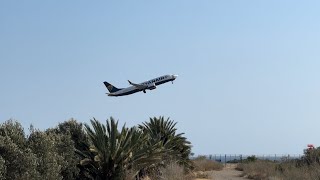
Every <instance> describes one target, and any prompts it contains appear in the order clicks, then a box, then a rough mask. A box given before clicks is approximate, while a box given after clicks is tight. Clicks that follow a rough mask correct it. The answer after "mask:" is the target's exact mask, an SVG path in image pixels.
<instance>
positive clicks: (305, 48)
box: [0, 0, 320, 154]
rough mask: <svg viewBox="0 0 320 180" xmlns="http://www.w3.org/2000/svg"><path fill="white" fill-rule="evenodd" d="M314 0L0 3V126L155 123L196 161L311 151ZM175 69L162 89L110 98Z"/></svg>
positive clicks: (316, 116)
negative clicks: (167, 125)
mask: <svg viewBox="0 0 320 180" xmlns="http://www.w3.org/2000/svg"><path fill="white" fill-rule="evenodd" d="M319 7H320V1H316V0H315V1H295V0H283V1H279V0H265V1H262V0H261V1H256V0H219V1H218V0H201V1H198V0H197V1H195V0H193V1H190V0H176V1H171V0H170V1H169V0H167V1H166V0H165V1H147V0H137V1H112V2H111V1H82V0H77V1H75V0H74V1H71V0H70V1H62V0H57V1H42V0H39V1H32V0H31V1H16V0H10V1H0V83H1V93H0V122H4V121H5V120H8V119H10V118H13V119H16V120H18V121H19V122H21V123H22V124H23V126H24V127H25V129H26V131H28V130H27V129H28V127H29V125H30V124H33V125H34V126H35V127H36V128H40V129H46V128H49V127H54V126H56V125H57V124H58V123H59V122H63V121H65V120H68V119H69V118H75V119H77V120H78V121H80V122H84V123H88V122H89V120H90V119H91V118H93V117H95V118H97V119H99V120H101V121H105V120H106V119H107V118H109V117H110V116H113V117H114V118H116V119H119V121H120V123H121V124H123V123H126V124H127V125H128V126H133V125H137V124H139V123H141V122H144V121H147V120H148V119H149V117H154V116H156V117H158V116H165V117H170V119H172V120H175V121H177V122H178V124H177V128H178V131H179V132H185V136H186V137H187V138H188V139H189V140H190V141H191V142H192V144H193V149H192V150H193V152H194V153H195V154H216V153H217V154H219V153H233V154H234V153H237V154H240V153H243V154H252V153H254V154H275V153H277V154H282V153H290V154H291V153H292V154H298V153H302V151H303V149H304V148H306V145H307V144H308V143H313V144H315V146H320V138H319V133H320V131H319V127H320V121H319V120H320V111H319V107H320V83H319V77H320V23H319V19H320V11H319ZM165 74H178V75H179V77H178V79H177V80H176V81H175V82H174V84H173V85H172V84H171V83H167V84H164V85H161V86H159V87H158V88H157V89H156V90H153V91H147V93H146V94H143V93H142V92H140V93H136V94H133V95H130V96H125V97H116V98H115V97H108V96H106V95H105V93H106V92H107V90H106V88H105V87H104V85H103V83H102V82H103V81H108V82H110V83H112V84H113V85H115V86H116V87H127V86H129V85H128V82H127V80H128V79H130V80H131V81H132V82H136V83H139V82H143V81H145V80H149V79H152V78H155V77H158V76H161V75H165Z"/></svg>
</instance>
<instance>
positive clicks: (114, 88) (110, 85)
mask: <svg viewBox="0 0 320 180" xmlns="http://www.w3.org/2000/svg"><path fill="white" fill-rule="evenodd" d="M103 84H104V85H105V86H106V87H107V89H108V91H109V92H110V93H113V92H117V91H119V90H121V89H118V88H116V87H114V86H113V85H112V84H110V83H108V82H106V81H105V82H103Z"/></svg>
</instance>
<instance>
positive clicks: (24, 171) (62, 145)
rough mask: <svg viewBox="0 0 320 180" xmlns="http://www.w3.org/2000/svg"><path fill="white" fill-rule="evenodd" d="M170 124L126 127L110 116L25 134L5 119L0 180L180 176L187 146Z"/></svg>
mask: <svg viewBox="0 0 320 180" xmlns="http://www.w3.org/2000/svg"><path fill="white" fill-rule="evenodd" d="M175 125H176V123H174V122H173V121H171V120H169V119H164V117H159V118H150V122H144V123H143V124H141V125H138V126H136V127H130V128H128V127H126V126H122V127H121V128H119V127H118V121H115V120H114V119H113V118H112V117H111V118H110V119H109V120H107V121H106V123H105V124H102V123H100V122H99V121H98V120H96V119H93V120H91V125H89V124H84V125H83V124H82V123H79V122H77V121H76V120H74V119H71V120H69V121H65V122H63V123H61V124H59V125H58V126H57V127H54V128H49V129H47V130H44V131H40V130H38V129H35V128H33V127H32V126H31V127H30V133H29V135H28V136H26V134H25V132H24V129H23V128H22V126H21V124H20V123H18V122H17V121H13V120H8V121H6V122H4V123H2V124H0V179H35V180H37V179H39V180H40V179H54V180H57V179H58V180H59V179H60V180H63V179H79V180H80V179H96V180H98V179H101V180H102V179H111V180H112V179H114V180H118V179H119V180H122V179H128V180H129V179H139V178H140V177H143V176H152V177H154V178H153V179H161V178H166V177H167V176H170V174H171V173H172V172H170V168H172V167H175V168H176V169H179V170H180V171H179V173H180V174H179V176H180V178H185V177H186V176H184V175H185V174H186V172H188V171H189V170H190V169H191V168H192V167H193V165H192V162H191V161H190V159H189V156H190V153H191V144H190V142H189V141H187V139H186V138H185V137H183V133H181V134H178V133H176V128H175ZM181 170H182V171H181ZM185 179H186V178H185Z"/></svg>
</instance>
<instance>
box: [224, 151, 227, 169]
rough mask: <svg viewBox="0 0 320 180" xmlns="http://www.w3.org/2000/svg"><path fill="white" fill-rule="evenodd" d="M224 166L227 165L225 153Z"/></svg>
mask: <svg viewBox="0 0 320 180" xmlns="http://www.w3.org/2000/svg"><path fill="white" fill-rule="evenodd" d="M224 167H227V154H225V155H224Z"/></svg>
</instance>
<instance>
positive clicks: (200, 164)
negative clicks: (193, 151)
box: [193, 156, 223, 171]
mask: <svg viewBox="0 0 320 180" xmlns="http://www.w3.org/2000/svg"><path fill="white" fill-rule="evenodd" d="M193 164H194V166H195V171H212V170H215V171H220V170H222V169H223V165H222V164H221V163H219V162H216V161H213V160H209V159H206V158H205V157H202V156H200V157H198V158H196V159H194V160H193Z"/></svg>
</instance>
